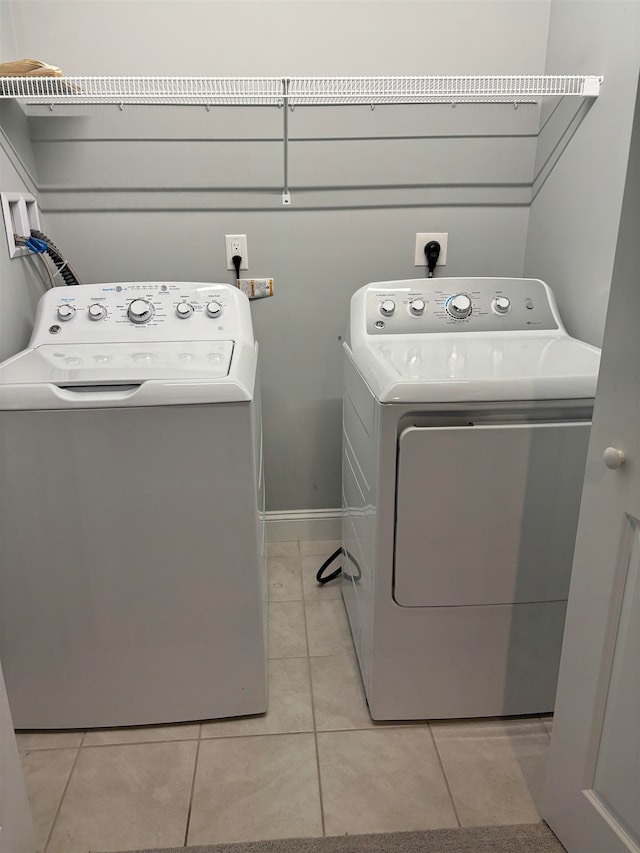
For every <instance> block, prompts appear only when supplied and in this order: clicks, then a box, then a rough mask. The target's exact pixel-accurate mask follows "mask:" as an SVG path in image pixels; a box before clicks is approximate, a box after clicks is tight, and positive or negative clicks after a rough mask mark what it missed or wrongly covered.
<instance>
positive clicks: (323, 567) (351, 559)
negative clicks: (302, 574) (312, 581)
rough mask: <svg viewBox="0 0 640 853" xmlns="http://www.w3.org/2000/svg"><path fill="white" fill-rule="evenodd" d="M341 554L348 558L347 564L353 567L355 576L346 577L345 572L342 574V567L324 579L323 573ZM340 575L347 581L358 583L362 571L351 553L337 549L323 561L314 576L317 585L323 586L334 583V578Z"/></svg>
mask: <svg viewBox="0 0 640 853" xmlns="http://www.w3.org/2000/svg"><path fill="white" fill-rule="evenodd" d="M341 554H345V555H346V556H347V557H348V559H349V562H350V563H351V564H352V565H353V566H354V568H355V570H356V574H355V575H348V574H347V573H346V572H344V573H343V571H342V566H338V568H337V569H334V570H333V571H332V572H331V574H330V575H327V576H326V577H325V576H324V572H325V571H326V570H327V569H328V568H329V566H330V565H331V563H333V561H334V560H337V559H338V557H339V556H340V555H341ZM342 574H344V577H345V578H346V579H347V580H349V581H353V582H354V583H358V581H359V580H360V578H361V577H362V569H361V568H360V565H359V564H358V561H357V560H356V558H355V557H354V556H353V554H352V553H351V551H346V550H343V549H342V548H337V549H336V550H335V551H334V552H333V554H332V555H331V556H330V557H328V558H327V559H326V560H325V561H324V563H323V564H322V565H321V566H320V568H319V569H318V572H317V574H316V580H317V581H318V583H319V584H321V585H323V584H325V583H329V582H330V581H334V580H335V579H336V578H339V577H340V575H342Z"/></svg>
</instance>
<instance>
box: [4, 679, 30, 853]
mask: <svg viewBox="0 0 640 853" xmlns="http://www.w3.org/2000/svg"><path fill="white" fill-rule="evenodd" d="M35 847H36V845H35V841H34V835H33V823H32V821H31V812H30V811H29V804H28V803H27V794H26V791H25V787H24V778H23V776H22V768H21V766H20V758H19V756H18V748H17V746H16V737H15V734H14V733H13V724H12V722H11V713H10V711H9V702H8V701H7V694H6V691H5V688H4V678H3V676H2V667H0V853H34V851H35Z"/></svg>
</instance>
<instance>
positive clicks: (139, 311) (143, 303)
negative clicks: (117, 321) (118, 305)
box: [127, 299, 153, 323]
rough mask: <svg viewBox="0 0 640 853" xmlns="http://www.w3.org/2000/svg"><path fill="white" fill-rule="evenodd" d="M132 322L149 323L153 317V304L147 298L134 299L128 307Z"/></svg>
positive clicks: (128, 315) (128, 314)
mask: <svg viewBox="0 0 640 853" xmlns="http://www.w3.org/2000/svg"><path fill="white" fill-rule="evenodd" d="M127 317H128V318H129V319H130V320H131V322H132V323H147V322H148V321H149V320H150V319H151V318H152V317H153V305H152V304H151V303H150V302H149V301H148V300H146V299H134V300H133V302H130V303H129V307H128V308H127Z"/></svg>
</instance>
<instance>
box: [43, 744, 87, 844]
mask: <svg viewBox="0 0 640 853" xmlns="http://www.w3.org/2000/svg"><path fill="white" fill-rule="evenodd" d="M86 734H87V733H86V732H84V734H83V735H82V738H81V740H80V743H79V744H78V746H77V747H76V754H75V755H74V757H73V762H72V764H71V770H70V771H69V775H68V776H67V781H66V782H65V785H64V789H63V791H62V795H61V797H60V800H59V802H58V807H57V808H56V812H55V814H54V816H53V820H52V821H51V828H50V830H49V832H48V833H47V838H46V841H45V842H44V844H43V845H42V853H47V850H48V849H49V844H50V843H51V838H52V836H53V831H54V829H55V828H56V824H57V822H58V818H59V817H60V810H61V809H62V803H63V802H64V798H65V797H66V795H67V791H68V789H69V784H70V782H71V777H72V776H73V771H74V770H75V769H76V764H77V763H78V758H79V757H80V750H81V749H82V744H83V743H84V739H85V736H86Z"/></svg>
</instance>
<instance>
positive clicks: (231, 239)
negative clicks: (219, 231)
mask: <svg viewBox="0 0 640 853" xmlns="http://www.w3.org/2000/svg"><path fill="white" fill-rule="evenodd" d="M224 243H225V246H226V249H227V269H228V270H233V269H235V267H234V266H233V261H232V260H231V259H232V258H233V256H234V255H240V257H241V258H242V260H241V261H240V269H241V270H248V269H249V253H248V250H247V235H246V234H225V235H224Z"/></svg>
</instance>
